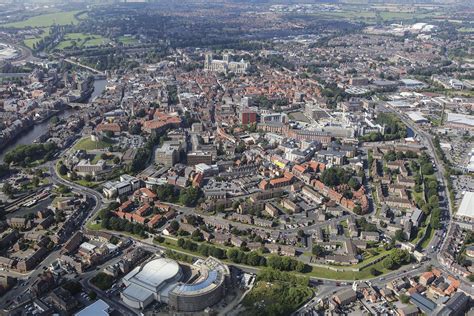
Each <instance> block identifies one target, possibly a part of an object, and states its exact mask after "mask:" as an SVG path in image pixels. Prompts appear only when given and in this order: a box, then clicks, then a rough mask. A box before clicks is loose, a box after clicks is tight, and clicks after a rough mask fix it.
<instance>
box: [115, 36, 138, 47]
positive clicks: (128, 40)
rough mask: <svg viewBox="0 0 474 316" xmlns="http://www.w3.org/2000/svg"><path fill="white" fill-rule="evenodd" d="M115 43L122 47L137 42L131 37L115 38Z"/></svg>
mask: <svg viewBox="0 0 474 316" xmlns="http://www.w3.org/2000/svg"><path fill="white" fill-rule="evenodd" d="M117 41H119V42H120V43H122V44H124V45H133V44H136V43H138V41H137V40H136V39H135V38H134V37H132V36H120V37H119V38H117Z"/></svg>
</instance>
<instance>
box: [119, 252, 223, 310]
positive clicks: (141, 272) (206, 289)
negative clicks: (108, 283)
mask: <svg viewBox="0 0 474 316" xmlns="http://www.w3.org/2000/svg"><path fill="white" fill-rule="evenodd" d="M190 268H191V271H192V274H191V277H190V278H189V279H188V280H183V278H184V273H183V268H182V266H181V265H180V264H179V263H178V262H176V261H174V260H172V259H168V258H162V257H158V258H154V259H152V260H150V261H148V262H146V263H144V264H142V265H141V266H138V267H136V268H135V269H133V270H132V271H131V272H130V273H128V274H127V275H126V276H125V277H124V278H123V283H124V284H125V285H126V288H125V289H124V290H123V292H122V293H121V298H122V300H123V302H124V303H125V304H127V305H128V306H130V307H131V308H135V309H143V308H146V307H147V306H148V305H149V304H150V303H152V302H153V301H158V302H160V303H165V304H168V305H169V308H170V309H171V310H174V311H179V312H197V311H201V310H203V309H205V308H207V307H210V306H212V305H214V304H216V303H217V302H219V301H220V300H221V299H222V297H223V296H224V295H225V293H226V289H227V287H228V282H229V279H230V271H229V268H228V267H227V266H226V265H224V264H222V263H221V262H220V261H219V260H217V259H215V258H212V257H209V258H207V259H206V260H202V259H199V260H197V261H196V262H195V263H194V264H193V265H192V266H190Z"/></svg>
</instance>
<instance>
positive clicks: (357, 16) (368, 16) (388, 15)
mask: <svg viewBox="0 0 474 316" xmlns="http://www.w3.org/2000/svg"><path fill="white" fill-rule="evenodd" d="M318 15H320V16H321V17H323V18H335V17H337V18H342V19H346V20H351V21H376V20H378V19H381V20H384V21H392V20H394V21H400V20H411V19H415V18H427V17H432V16H435V15H439V13H428V12H426V11H424V12H418V13H416V12H393V11H382V10H377V11H366V10H355V9H345V10H343V11H335V12H321V14H318Z"/></svg>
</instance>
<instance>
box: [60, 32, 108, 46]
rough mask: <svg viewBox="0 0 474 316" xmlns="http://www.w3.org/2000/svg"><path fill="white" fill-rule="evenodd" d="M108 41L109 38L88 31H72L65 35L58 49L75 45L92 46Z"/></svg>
mask: <svg viewBox="0 0 474 316" xmlns="http://www.w3.org/2000/svg"><path fill="white" fill-rule="evenodd" d="M107 42H108V39H107V38H105V37H102V36H100V35H93V34H86V33H70V34H66V35H65V36H64V39H63V40H62V41H61V42H60V43H59V44H58V45H57V46H56V49H60V50H61V49H66V48H70V47H73V46H76V47H79V48H80V47H91V46H100V45H104V44H106V43H107Z"/></svg>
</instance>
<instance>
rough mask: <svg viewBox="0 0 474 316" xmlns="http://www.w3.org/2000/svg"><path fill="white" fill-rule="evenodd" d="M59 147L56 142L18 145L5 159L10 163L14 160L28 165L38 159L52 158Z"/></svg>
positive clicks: (22, 164) (46, 159)
mask: <svg viewBox="0 0 474 316" xmlns="http://www.w3.org/2000/svg"><path fill="white" fill-rule="evenodd" d="M57 149H58V146H57V145H56V144H55V143H44V144H31V145H18V146H17V147H15V148H14V149H12V150H11V151H9V152H8V153H7V154H6V155H5V158H3V161H4V162H5V163H6V164H8V165H9V164H11V163H12V162H14V163H17V164H19V165H21V166H23V167H26V166H27V165H29V164H31V163H32V162H34V161H36V160H43V161H48V160H51V159H52V158H53V155H54V153H55V152H56V150H57Z"/></svg>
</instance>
